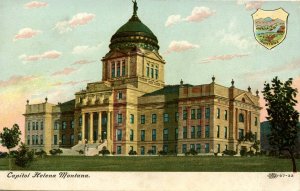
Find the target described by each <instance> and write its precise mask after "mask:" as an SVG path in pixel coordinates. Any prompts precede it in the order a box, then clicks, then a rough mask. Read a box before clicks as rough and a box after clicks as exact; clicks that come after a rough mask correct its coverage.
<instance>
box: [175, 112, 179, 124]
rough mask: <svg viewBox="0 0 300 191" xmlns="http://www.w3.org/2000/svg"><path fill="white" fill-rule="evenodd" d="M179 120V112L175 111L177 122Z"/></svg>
mask: <svg viewBox="0 0 300 191" xmlns="http://www.w3.org/2000/svg"><path fill="white" fill-rule="evenodd" d="M178 120H179V113H178V112H175V122H177V121H178Z"/></svg>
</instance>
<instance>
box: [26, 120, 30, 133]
mask: <svg viewBox="0 0 300 191" xmlns="http://www.w3.org/2000/svg"><path fill="white" fill-rule="evenodd" d="M27 129H28V131H30V122H28V123H27Z"/></svg>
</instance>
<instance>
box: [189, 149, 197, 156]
mask: <svg viewBox="0 0 300 191" xmlns="http://www.w3.org/2000/svg"><path fill="white" fill-rule="evenodd" d="M190 153H191V155H197V154H198V152H197V151H196V150H195V149H191V150H190Z"/></svg>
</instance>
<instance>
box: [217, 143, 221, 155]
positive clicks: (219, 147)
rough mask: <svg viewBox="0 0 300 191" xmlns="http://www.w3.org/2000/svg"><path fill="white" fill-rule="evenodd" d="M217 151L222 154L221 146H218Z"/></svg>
mask: <svg viewBox="0 0 300 191" xmlns="http://www.w3.org/2000/svg"><path fill="white" fill-rule="evenodd" d="M217 150H218V153H220V152H221V146H220V144H217Z"/></svg>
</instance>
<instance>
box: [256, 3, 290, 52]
mask: <svg viewBox="0 0 300 191" xmlns="http://www.w3.org/2000/svg"><path fill="white" fill-rule="evenodd" d="M288 15H289V14H288V13H287V12H286V11H285V10H283V9H282V8H279V9H275V10H263V9H258V10H257V11H256V12H255V13H253V14H252V19H253V30H254V36H255V39H256V40H257V42H259V44H261V45H263V46H264V47H266V48H267V49H272V48H274V47H275V46H277V45H279V44H280V43H281V42H282V41H283V40H284V39H285V37H286V33H287V20H288Z"/></svg>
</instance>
